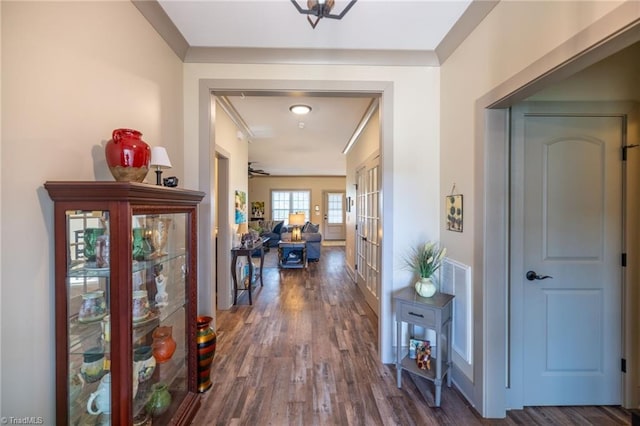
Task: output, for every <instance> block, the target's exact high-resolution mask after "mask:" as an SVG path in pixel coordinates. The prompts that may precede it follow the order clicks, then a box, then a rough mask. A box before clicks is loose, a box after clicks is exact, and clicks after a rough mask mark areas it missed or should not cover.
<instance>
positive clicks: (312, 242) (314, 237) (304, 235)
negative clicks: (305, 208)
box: [280, 222, 322, 262]
mask: <svg viewBox="0 0 640 426" xmlns="http://www.w3.org/2000/svg"><path fill="white" fill-rule="evenodd" d="M319 228H320V225H314V224H313V223H311V222H307V223H305V224H304V225H303V226H302V229H301V230H300V238H301V239H302V240H303V241H306V242H307V261H308V262H317V261H319V260H320V248H321V247H322V234H321V233H320V232H319ZM292 230H293V227H283V231H282V233H281V235H280V238H281V239H282V240H283V241H291V231H292Z"/></svg>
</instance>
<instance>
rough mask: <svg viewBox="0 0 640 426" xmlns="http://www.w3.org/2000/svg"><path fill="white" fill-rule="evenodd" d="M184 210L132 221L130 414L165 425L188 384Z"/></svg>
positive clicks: (176, 407)
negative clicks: (131, 399)
mask: <svg viewBox="0 0 640 426" xmlns="http://www.w3.org/2000/svg"><path fill="white" fill-rule="evenodd" d="M187 219H188V217H187V214H186V213H172V214H137V215H134V216H133V219H132V236H131V239H132V256H133V259H132V262H133V267H132V295H131V296H132V304H131V306H132V311H133V312H132V318H133V333H132V336H133V341H132V346H131V347H132V349H133V354H132V359H133V374H134V377H135V378H137V380H136V379H134V381H133V392H132V395H133V398H134V400H133V416H134V420H135V422H144V421H145V420H148V419H150V420H151V421H152V422H153V424H154V425H157V424H167V423H168V422H169V421H170V419H171V418H172V417H173V416H174V414H175V411H176V410H177V409H178V406H179V403H180V401H182V400H183V398H184V397H185V395H186V393H187V391H188V387H187V384H188V383H187V381H188V371H187V366H188V362H187V357H188V336H187V332H186V322H187V313H186V312H187V311H186V310H187V296H188V295H187V291H186V288H187V285H186V283H187V279H186V277H187V273H188V271H187V265H188V261H187V257H188V252H187V249H186V247H187V238H186V228H187Z"/></svg>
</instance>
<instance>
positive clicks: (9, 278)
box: [0, 1, 184, 425]
mask: <svg viewBox="0 0 640 426" xmlns="http://www.w3.org/2000/svg"><path fill="white" fill-rule="evenodd" d="M0 5H1V8H2V9H1V10H2V16H1V17H2V88H3V91H2V123H3V126H2V153H3V155H2V158H1V161H2V163H1V173H2V174H1V178H0V179H1V184H2V187H1V191H2V192H1V196H2V198H1V205H2V212H1V222H0V226H1V229H2V246H1V254H2V258H1V260H0V261H1V264H2V272H1V273H2V276H1V282H2V285H1V287H2V300H1V302H0V303H1V304H0V309H1V322H2V325H3V327H2V343H1V345H2V346H1V347H2V354H1V357H2V358H1V361H2V366H1V368H0V371H2V413H1V415H2V416H14V417H20V416H43V417H44V423H45V424H49V425H51V424H55V417H54V415H55V392H54V381H55V371H56V367H55V358H54V352H55V350H54V349H55V339H54V265H53V258H54V255H53V228H52V227H53V204H52V202H51V200H50V199H49V197H48V195H47V193H46V191H45V190H44V189H43V183H44V182H45V181H47V180H109V181H111V180H113V178H112V177H111V174H110V173H109V170H108V168H107V166H106V164H105V160H104V154H103V145H104V143H105V142H106V141H107V140H108V139H109V138H110V137H111V132H112V130H113V129H115V128H119V127H131V128H134V129H138V130H140V131H141V132H142V133H143V139H144V140H146V141H147V142H148V143H149V144H151V145H156V144H157V145H163V146H166V147H167V150H168V152H169V155H170V157H171V161H172V163H173V165H174V168H173V169H171V170H170V173H171V174H172V175H176V176H178V177H179V178H181V183H182V182H184V181H183V180H182V174H183V170H184V167H183V156H182V138H183V127H182V122H183V120H182V102H183V97H182V69H183V68H182V63H181V62H180V60H179V59H178V58H177V57H176V56H175V54H174V53H173V52H172V51H171V50H170V49H169V48H168V47H167V45H166V43H165V42H164V41H163V40H162V39H161V38H160V37H159V36H158V34H157V33H156V32H155V30H154V29H153V28H152V27H151V26H150V25H149V24H148V22H147V21H146V20H145V19H144V18H143V17H142V15H141V14H140V13H139V12H138V10H137V9H136V8H135V7H134V6H133V5H132V4H131V3H130V2H121V1H115V2H114V1H110V2H64V3H63V2H1V3H0ZM148 179H149V180H151V181H152V182H155V176H154V175H153V174H150V175H149V177H148ZM181 186H182V185H181Z"/></svg>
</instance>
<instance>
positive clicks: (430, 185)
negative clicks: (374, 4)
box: [184, 63, 440, 363]
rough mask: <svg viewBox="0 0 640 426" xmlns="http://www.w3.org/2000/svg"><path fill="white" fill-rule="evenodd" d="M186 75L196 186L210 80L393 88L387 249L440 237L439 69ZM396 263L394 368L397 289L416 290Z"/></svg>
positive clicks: (389, 321) (386, 279) (386, 339)
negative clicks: (368, 84) (202, 105)
mask: <svg viewBox="0 0 640 426" xmlns="http://www.w3.org/2000/svg"><path fill="white" fill-rule="evenodd" d="M184 72H185V76H184V82H185V83H184V90H185V105H184V108H185V109H184V117H185V160H186V161H185V164H187V165H189V167H188V169H187V173H186V176H185V177H186V182H187V183H188V184H192V185H196V184H197V182H198V179H202V177H201V176H199V175H198V173H199V169H198V167H197V164H198V155H199V154H198V152H199V151H198V148H199V140H200V138H201V137H202V136H201V134H200V132H201V131H202V129H203V128H205V126H202V127H201V126H200V125H201V123H200V120H205V119H207V118H206V116H205V115H204V114H201V111H200V105H199V99H200V96H201V92H202V91H203V90H205V88H203V87H202V85H204V84H205V83H206V84H211V85H213V86H215V84H216V83H215V81H214V80H220V81H222V80H227V81H232V82H233V83H234V84H235V83H236V82H237V81H239V82H240V83H238V84H239V85H244V84H242V83H243V82H244V81H246V86H245V87H237V89H248V88H256V87H264V86H265V85H266V84H271V85H272V86H282V85H284V84H285V83H286V84H287V85H288V86H289V88H290V89H300V88H301V87H308V86H313V85H315V86H314V87H316V88H318V87H325V86H326V87H332V84H334V85H338V84H343V83H345V82H346V83H345V84H349V83H351V82H355V83H362V82H372V84H373V83H375V82H378V83H380V82H382V83H384V84H390V85H392V87H393V94H392V98H393V99H392V104H391V105H393V107H392V109H393V110H392V111H391V113H390V114H391V117H392V119H391V120H390V121H391V122H388V123H384V124H383V127H384V126H387V127H386V128H387V129H389V128H391V131H390V136H389V140H388V147H387V148H388V149H389V152H390V153H392V155H390V156H389V157H390V158H389V159H388V160H389V163H390V164H386V165H385V168H384V169H383V173H385V176H384V178H386V179H388V180H389V182H391V181H392V182H393V190H392V192H393V193H392V194H388V193H387V194H384V193H383V202H384V200H387V203H388V204H391V203H390V202H389V200H391V199H393V204H392V206H390V210H389V211H390V212H391V214H387V215H385V217H384V219H383V220H385V221H387V222H385V223H387V224H388V229H389V230H392V232H388V233H386V234H385V235H384V237H383V251H384V250H386V252H387V253H401V252H402V250H404V249H405V248H406V247H407V244H410V243H411V242H412V241H415V240H426V239H437V237H438V223H439V215H440V214H439V211H438V196H439V155H440V154H439V147H438V120H439V113H438V105H439V95H438V86H439V71H438V69H437V68H429V67H375V68H373V67H359V66H325V65H247V64H195V63H189V64H185V68H184ZM355 83H354V84H355ZM356 85H357V84H356ZM318 90H320V89H318ZM383 132H384V129H383ZM383 161H384V160H383ZM383 164H384V163H383ZM388 261H389V263H388V264H389V265H390V267H388V268H386V267H385V268H384V269H383V278H382V279H383V286H384V287H383V291H382V293H383V294H382V298H381V299H382V310H381V320H382V326H381V330H380V339H381V340H380V344H381V356H382V359H383V361H384V362H388V363H390V362H393V359H394V357H393V351H392V345H393V330H394V322H393V316H392V306H391V297H392V294H391V292H392V291H393V290H394V289H397V288H401V287H406V286H408V285H409V284H410V280H411V274H409V273H407V271H404V270H402V269H401V267H400V266H399V265H401V263H400V260H399V259H391V260H388ZM383 262H384V259H383ZM396 263H397V265H396Z"/></svg>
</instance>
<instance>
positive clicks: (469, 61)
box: [440, 1, 638, 417]
mask: <svg viewBox="0 0 640 426" xmlns="http://www.w3.org/2000/svg"><path fill="white" fill-rule="evenodd" d="M619 5H620V2H606V1H598V2H546V1H545V2H520V1H502V2H500V3H499V4H498V5H497V6H496V7H495V8H494V9H493V10H492V11H491V13H490V14H489V15H488V16H487V17H486V18H485V19H484V20H483V22H482V23H481V24H480V25H479V26H478V27H477V29H476V30H475V31H474V32H473V33H472V34H471V35H470V36H469V37H467V39H466V40H465V41H464V42H463V43H462V44H461V45H460V47H459V48H458V49H457V50H456V51H455V52H454V53H453V54H452V55H451V56H450V57H449V58H448V59H447V61H446V62H445V64H443V65H442V66H441V82H442V84H441V102H440V111H441V116H442V118H441V121H440V131H441V140H440V146H441V170H442V173H441V183H440V200H441V203H443V200H444V196H445V195H446V194H448V193H449V192H450V191H451V187H452V184H453V183H455V184H456V188H457V190H458V191H457V192H460V193H462V194H464V205H465V209H464V232H463V233H461V234H460V233H455V232H447V231H443V232H442V242H443V244H444V245H445V246H446V247H447V248H448V250H449V251H448V256H450V257H451V258H453V259H455V260H458V261H460V262H462V263H465V264H468V265H471V266H472V268H473V269H472V271H473V286H474V295H475V300H474V312H475V317H474V324H475V331H474V338H475V342H476V343H475V345H474V360H475V369H474V377H473V378H472V379H468V378H466V377H464V376H462V375H457V376H455V375H454V377H455V379H456V381H457V382H458V383H459V385H461V387H462V388H463V391H464V392H465V393H466V394H467V395H468V396H469V397H470V398H471V400H472V401H473V403H474V404H476V406H477V408H478V410H479V411H480V412H481V413H482V414H483V415H485V416H489V417H502V416H504V409H505V391H504V383H505V363H506V359H505V345H506V339H505V335H506V332H505V329H504V327H505V324H506V322H507V320H508V318H507V317H506V311H505V303H504V301H505V297H506V296H505V293H506V290H505V288H504V286H502V287H501V285H502V284H503V283H500V282H499V281H495V282H494V281H487V282H484V281H483V277H484V276H485V274H487V273H489V272H492V273H495V274H496V275H498V276H500V275H501V271H487V270H484V266H485V260H486V259H487V256H489V255H491V254H492V253H488V252H487V253H485V252H483V242H485V238H486V236H488V235H489V234H490V233H496V231H499V230H496V229H483V226H484V223H485V220H488V219H489V218H485V217H484V216H483V211H484V210H485V209H487V208H491V205H488V204H487V202H486V200H485V198H484V197H485V193H486V191H488V190H489V189H491V188H489V187H487V188H485V187H484V185H485V181H484V178H485V176H486V172H487V171H486V170H484V168H483V164H484V163H483V155H484V152H485V149H486V148H487V147H486V146H485V145H484V130H485V129H484V119H485V117H484V114H483V113H482V111H481V108H483V107H486V106H488V105H477V101H478V100H480V99H481V98H482V99H485V101H486V99H487V94H489V92H492V91H495V90H496V88H498V86H500V90H499V91H498V92H496V93H493V94H491V96H489V98H491V99H492V100H493V101H497V100H498V99H499V96H501V95H507V94H508V93H509V90H515V89H517V88H519V87H521V86H523V85H524V84H526V83H528V82H529V81H530V80H531V79H533V78H535V77H537V76H539V75H540V74H541V73H542V72H544V71H547V70H550V69H553V67H555V66H557V65H559V64H561V63H562V62H563V61H565V60H568V59H569V58H571V56H572V55H575V54H577V53H579V51H580V50H579V49H580V48H586V47H588V46H582V47H581V46H579V44H578V43H576V44H575V46H574V45H570V46H564V47H565V50H564V51H561V52H557V53H558V54H557V55H556V56H554V57H553V59H548V60H547V62H548V63H545V64H544V65H546V66H545V67H544V69H540V68H542V67H541V66H540V64H539V63H538V64H535V65H536V67H537V68H535V69H536V70H537V71H536V73H535V74H532V73H531V72H528V73H527V72H523V70H525V69H527V67H530V66H532V64H534V63H535V61H536V60H538V59H540V58H541V57H543V56H544V55H547V54H549V53H550V52H552V51H553V49H555V48H556V47H558V46H560V45H562V44H563V43H564V42H566V41H567V40H568V39H569V38H570V37H572V36H574V35H575V34H577V33H578V32H580V31H581V30H583V29H585V28H587V27H590V26H591V24H593V23H594V22H595V21H597V20H598V19H600V18H602V17H603V16H605V14H607V13H608V12H610V11H612V10H613V9H615V8H616V7H617V6H619ZM633 19H634V16H629V17H628V20H629V22H631V21H632V20H633ZM635 19H638V17H637V16H635ZM590 28H594V31H593V32H592V33H591V34H594V35H597V34H599V33H602V34H604V35H607V34H612V33H613V32H614V31H615V30H617V29H619V28H621V27H616V28H605V29H603V27H602V26H593V27H590ZM550 29H553V30H550ZM516 35H517V36H516ZM585 38H586V37H585ZM601 38H603V36H598V37H597V38H596V39H595V40H594V43H595V42H597V41H598V40H599V39H601ZM565 51H566V54H563V53H565ZM553 53H556V52H553ZM471 72H472V73H473V74H472V78H471ZM527 75H528V76H527ZM488 184H489V185H493V184H494V182H488ZM497 201H498V202H499V203H504V199H503V200H500V199H498V200H497ZM441 229H444V219H443V220H442V222H441ZM485 295H490V296H489V297H485ZM483 336H486V337H488V339H487V340H484V339H483Z"/></svg>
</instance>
